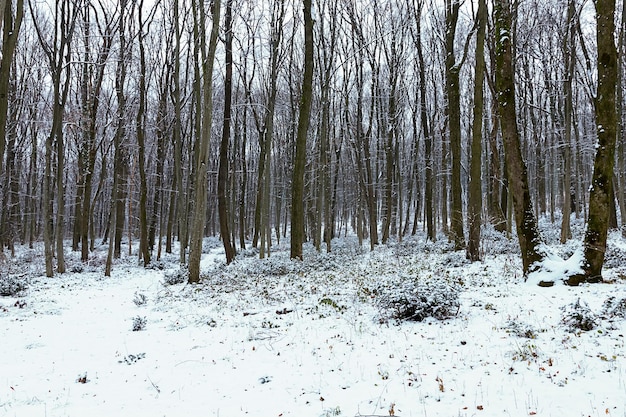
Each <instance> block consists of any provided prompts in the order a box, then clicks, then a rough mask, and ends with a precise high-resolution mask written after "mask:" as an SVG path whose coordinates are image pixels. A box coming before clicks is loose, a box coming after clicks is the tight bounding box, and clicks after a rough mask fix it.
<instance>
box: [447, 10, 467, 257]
mask: <svg viewBox="0 0 626 417" xmlns="http://www.w3.org/2000/svg"><path fill="white" fill-rule="evenodd" d="M460 6H461V5H460V3H459V0H446V93H447V107H446V113H447V116H448V126H449V129H450V153H451V157H452V159H451V161H450V163H451V167H452V169H451V178H450V194H451V200H452V201H451V203H452V204H451V206H450V234H451V235H450V237H451V239H452V241H453V242H454V248H455V249H456V250H460V249H463V248H465V235H464V231H463V203H462V198H461V197H462V193H463V190H462V188H461V91H460V80H459V72H460V70H461V65H460V64H459V63H457V62H456V57H455V54H454V45H455V38H456V25H457V21H458V18H459V7H460ZM444 198H446V197H445V195H444ZM445 221H446V219H445V218H444V222H445Z"/></svg>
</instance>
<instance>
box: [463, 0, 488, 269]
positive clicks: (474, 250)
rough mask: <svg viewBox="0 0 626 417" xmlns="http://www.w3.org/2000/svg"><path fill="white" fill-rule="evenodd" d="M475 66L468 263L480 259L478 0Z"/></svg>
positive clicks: (481, 20)
mask: <svg viewBox="0 0 626 417" xmlns="http://www.w3.org/2000/svg"><path fill="white" fill-rule="evenodd" d="M476 20H477V25H478V31H477V32H476V53H475V57H476V66H475V71H474V119H473V121H472V145H471V155H472V158H471V162H470V183H469V203H468V215H467V217H468V223H469V240H468V245H467V258H468V259H469V260H471V261H472V262H475V261H478V260H480V226H481V223H482V222H481V214H482V209H483V208H482V179H481V167H482V151H483V149H482V140H483V129H482V126H483V102H484V100H483V87H484V80H485V57H484V51H485V27H486V25H487V4H486V1H485V0H479V2H478V12H477V14H476Z"/></svg>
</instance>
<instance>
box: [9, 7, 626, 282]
mask: <svg viewBox="0 0 626 417" xmlns="http://www.w3.org/2000/svg"><path fill="white" fill-rule="evenodd" d="M0 11H1V12H2V16H1V18H0V21H2V61H1V65H0V156H1V157H0V198H1V199H2V205H1V207H0V210H1V217H0V240H1V245H0V248H1V249H2V251H5V250H6V251H8V252H9V253H10V254H13V253H14V245H15V244H23V245H29V246H30V247H32V246H33V244H34V243H35V242H37V241H41V240H43V241H44V252H45V260H46V275H48V276H52V275H54V273H55V272H58V273H63V272H64V271H65V268H66V266H65V261H64V251H65V250H67V249H66V248H65V243H64V242H65V240H66V239H71V242H72V243H71V249H72V250H73V251H80V253H81V259H82V261H83V262H88V261H89V260H90V256H91V253H92V252H93V251H94V248H95V247H96V246H97V245H98V243H99V242H110V243H111V244H110V245H109V256H108V259H107V264H106V274H110V270H111V265H112V259H114V258H116V257H119V256H120V254H121V252H122V250H127V251H128V252H129V253H130V252H132V251H133V250H135V251H138V253H139V254H140V259H141V260H142V262H143V263H144V264H145V265H149V264H150V263H151V262H153V261H154V260H155V259H156V260H159V259H160V257H161V256H162V253H163V251H165V252H166V253H171V252H172V246H173V244H174V242H176V241H178V242H179V243H180V252H179V253H180V263H181V265H188V267H189V273H190V275H189V280H190V281H191V282H194V281H197V280H199V272H200V271H199V264H200V253H201V251H202V238H203V237H204V236H214V235H218V234H219V235H220V236H221V238H222V241H223V244H224V247H225V253H226V258H227V261H228V262H230V261H231V260H232V259H233V257H234V256H235V254H236V252H237V250H240V249H242V248H245V247H246V246H248V247H249V246H250V245H252V246H253V247H257V248H259V255H260V257H262V258H263V257H266V256H270V253H271V247H272V245H273V244H274V243H275V242H276V243H278V242H280V240H281V239H287V238H290V239H291V256H292V257H293V258H302V242H303V241H305V240H310V241H312V243H313V245H314V246H315V247H316V248H317V249H318V250H323V249H324V250H327V251H330V250H331V242H332V238H333V237H335V236H340V235H346V234H355V235H356V236H357V237H358V240H359V244H365V243H364V242H366V241H368V242H369V245H370V247H371V248H374V247H375V246H376V245H378V244H385V243H387V242H388V241H389V240H390V239H393V240H397V241H400V240H402V238H403V237H405V236H407V235H410V234H415V233H416V232H417V231H418V230H420V229H423V230H426V231H427V235H428V238H429V239H430V240H436V239H450V240H451V241H452V242H454V246H455V248H456V249H465V250H466V251H467V256H468V258H470V259H472V260H478V259H480V258H481V238H480V236H481V235H480V231H481V226H483V225H486V224H491V225H493V227H494V228H495V229H496V230H498V231H500V232H502V233H509V234H517V237H518V240H519V242H520V249H521V252H522V259H523V269H524V273H525V274H526V273H529V272H532V271H533V270H534V269H536V268H540V263H541V261H542V259H544V258H545V256H546V254H545V248H543V247H542V245H541V236H540V233H539V232H538V230H537V226H536V223H537V221H536V219H537V218H539V217H540V216H547V217H548V218H549V219H551V221H552V222H556V221H557V219H558V220H560V221H561V222H562V223H561V241H562V242H564V241H566V240H567V239H569V238H570V237H571V231H570V221H571V216H576V217H582V218H585V219H588V226H587V232H586V235H585V263H584V264H583V265H581V267H582V273H580V274H579V273H576V274H575V275H573V276H570V277H563V278H564V279H566V280H568V282H569V283H572V284H577V283H580V282H582V281H585V280H587V281H592V282H593V281H597V280H598V279H599V277H600V273H601V268H602V261H603V258H604V253H605V250H606V233H607V228H609V227H613V228H616V227H622V230H624V233H626V227H624V224H625V219H626V198H625V189H626V186H625V185H624V182H625V181H626V161H625V157H626V149H625V146H624V142H625V141H626V138H625V134H624V123H625V122H626V112H625V111H624V94H623V87H622V79H623V77H624V75H626V57H625V53H624V48H625V46H626V19H625V8H624V5H623V2H620V1H618V2H615V1H614V0H613V1H608V0H599V1H597V2H595V3H592V2H589V1H580V0H555V1H549V2H542V1H536V0H520V1H515V0H494V1H493V2H488V1H484V0H479V1H469V0H467V1H461V2H460V1H457V0H442V1H427V0H403V1H376V0H373V1H369V2H362V1H359V2H357V1H352V0H345V1H328V0H313V1H311V0H304V1H303V4H300V3H299V2H295V1H294V2H292V1H283V0H271V1H270V0H268V1H264V2H256V1H245V0H226V1H225V4H221V2H220V0H215V1H213V2H210V3H209V2H200V1H197V0H189V1H186V0H157V1H154V2H153V1H150V2H144V1H143V0H119V1H95V0H72V1H69V0H68V1H65V0H62V1H45V0H42V1H35V0H26V1H24V0H2V2H1V4H0ZM514 229H515V230H514ZM98 241H99V242H98ZM123 244H124V245H125V246H124V245H123ZM3 256H6V255H3Z"/></svg>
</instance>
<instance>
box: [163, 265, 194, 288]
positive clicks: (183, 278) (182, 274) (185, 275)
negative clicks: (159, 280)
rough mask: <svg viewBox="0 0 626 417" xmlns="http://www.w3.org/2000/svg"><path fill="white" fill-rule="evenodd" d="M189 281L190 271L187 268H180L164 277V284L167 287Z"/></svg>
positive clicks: (168, 272)
mask: <svg viewBox="0 0 626 417" xmlns="http://www.w3.org/2000/svg"><path fill="white" fill-rule="evenodd" d="M188 279H189V271H188V270H187V268H182V267H181V268H178V269H175V270H171V271H167V272H166V273H165V275H164V276H163V282H164V283H165V285H176V284H182V283H183V282H187V280H188Z"/></svg>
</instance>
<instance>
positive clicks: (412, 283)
mask: <svg viewBox="0 0 626 417" xmlns="http://www.w3.org/2000/svg"><path fill="white" fill-rule="evenodd" d="M373 293H374V294H375V299H376V304H377V306H378V308H379V310H380V313H381V316H382V319H383V320H388V319H398V320H411V321H422V320H424V319H426V318H428V317H432V318H435V319H437V320H444V319H446V318H450V317H452V316H455V315H456V314H458V312H459V308H460V301H459V293H460V286H459V284H458V283H455V282H453V281H452V280H451V279H449V277H445V278H444V277H428V278H421V277H413V276H397V277H395V278H393V279H391V280H389V281H387V282H386V283H384V284H383V285H381V286H379V287H378V288H375V289H374V290H373Z"/></svg>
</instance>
